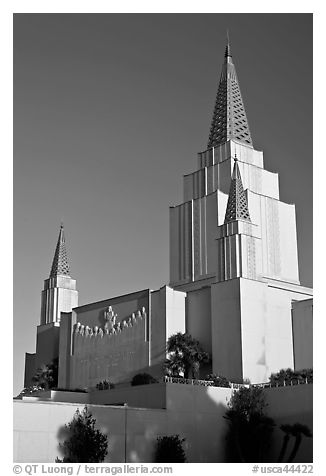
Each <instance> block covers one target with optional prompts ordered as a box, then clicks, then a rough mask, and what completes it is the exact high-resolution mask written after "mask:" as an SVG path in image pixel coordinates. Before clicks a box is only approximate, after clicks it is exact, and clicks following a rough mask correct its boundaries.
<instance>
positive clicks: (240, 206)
mask: <svg viewBox="0 0 326 476" xmlns="http://www.w3.org/2000/svg"><path fill="white" fill-rule="evenodd" d="M235 220H245V221H249V222H251V220H250V214H249V209H248V203H247V198H246V194H245V193H244V189H243V185H242V180H241V174H240V169H239V166H238V159H237V156H236V155H235V157H234V167H233V172H232V178H231V185H230V192H229V198H228V204H227V207H226V212H225V220H224V223H229V222H231V221H235Z"/></svg>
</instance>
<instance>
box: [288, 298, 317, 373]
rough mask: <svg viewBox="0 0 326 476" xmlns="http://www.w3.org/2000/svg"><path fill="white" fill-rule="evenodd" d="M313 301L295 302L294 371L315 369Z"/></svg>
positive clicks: (293, 318)
mask: <svg viewBox="0 0 326 476" xmlns="http://www.w3.org/2000/svg"><path fill="white" fill-rule="evenodd" d="M312 311H313V300H312V299H306V300H303V301H297V302H293V304H292V326H293V348H294V369H295V370H301V369H309V368H312V367H313V312H312Z"/></svg>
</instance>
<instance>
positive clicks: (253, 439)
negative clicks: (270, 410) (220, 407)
mask: <svg viewBox="0 0 326 476" xmlns="http://www.w3.org/2000/svg"><path fill="white" fill-rule="evenodd" d="M265 408H266V403H265V398H264V393H263V389H262V388H259V387H249V388H247V387H242V388H240V389H239V390H238V391H236V392H234V394H233V395H232V397H231V399H230V401H229V403H228V410H227V412H226V415H225V418H226V419H227V420H228V422H229V431H228V434H227V459H228V460H229V461H231V462H232V463H238V462H241V463H251V462H256V463H258V462H264V461H266V458H267V454H266V453H267V450H268V448H269V447H270V443H271V436H272V432H273V429H274V426H275V424H274V421H273V420H272V419H271V418H269V417H268V416H266V415H265Z"/></svg>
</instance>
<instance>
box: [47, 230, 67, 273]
mask: <svg viewBox="0 0 326 476" xmlns="http://www.w3.org/2000/svg"><path fill="white" fill-rule="evenodd" d="M69 273H70V269H69V264H68V258H67V250H66V242H65V235H64V231H63V223H61V226H60V233H59V237H58V242H57V246H56V249H55V253H54V258H53V262H52V268H51V273H50V278H54V277H55V276H58V275H61V276H62V275H63V276H69V275H70V274H69Z"/></svg>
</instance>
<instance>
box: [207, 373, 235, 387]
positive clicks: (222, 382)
mask: <svg viewBox="0 0 326 476" xmlns="http://www.w3.org/2000/svg"><path fill="white" fill-rule="evenodd" d="M205 380H212V381H213V382H214V387H228V388H230V387H231V383H230V382H229V381H228V379H227V378H225V377H222V376H220V375H216V374H209V375H207V376H206V378H205Z"/></svg>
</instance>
